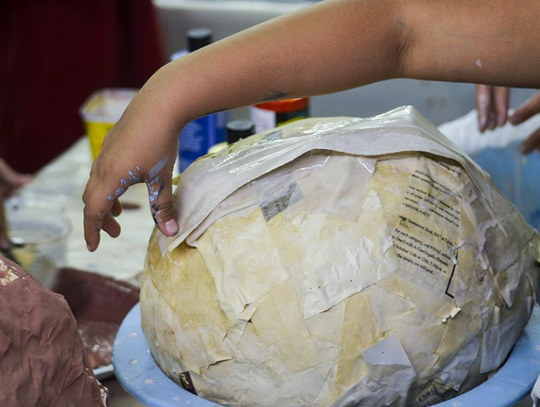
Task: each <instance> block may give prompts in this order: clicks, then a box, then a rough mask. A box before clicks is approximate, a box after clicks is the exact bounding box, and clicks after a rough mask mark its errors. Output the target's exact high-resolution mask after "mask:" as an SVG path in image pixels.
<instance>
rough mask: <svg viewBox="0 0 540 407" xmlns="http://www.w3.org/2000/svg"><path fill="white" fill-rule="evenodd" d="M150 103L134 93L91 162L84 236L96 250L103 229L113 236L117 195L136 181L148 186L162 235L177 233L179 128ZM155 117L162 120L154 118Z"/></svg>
mask: <svg viewBox="0 0 540 407" xmlns="http://www.w3.org/2000/svg"><path fill="white" fill-rule="evenodd" d="M143 91H144V88H143V90H141V93H142V92H143ZM137 99H138V100H137ZM149 99H150V100H149ZM152 106H155V103H154V102H153V101H152V100H151V97H149V96H145V95H143V96H137V98H136V100H134V102H133V103H132V104H131V105H130V106H129V108H128V109H127V110H126V112H125V114H124V116H123V117H122V119H121V120H120V121H119V122H118V123H117V125H116V126H115V127H114V128H113V130H112V131H111V132H110V133H109V135H108V136H107V138H106V139H105V142H104V144H103V148H102V150H101V153H100V155H99V156H98V158H97V159H96V161H95V162H94V165H93V167H92V171H91V173H90V180H89V181H88V184H87V186H86V190H85V192H84V195H83V201H84V203H85V208H84V237H85V240H86V244H87V247H88V250H90V251H94V250H96V249H97V247H98V245H99V240H100V232H101V230H102V229H103V230H104V231H105V232H107V233H108V234H109V235H110V236H111V237H118V235H119V234H120V225H119V224H118V222H117V221H116V220H115V219H114V218H115V217H117V216H118V215H120V213H121V212H122V206H121V204H120V202H119V201H118V198H119V197H120V196H122V194H123V193H124V192H125V191H126V190H127V189H128V188H129V187H130V186H131V185H133V184H137V183H139V182H144V183H146V185H147V186H148V197H149V200H150V210H151V212H152V217H153V218H154V221H155V222H156V224H157V226H158V228H159V230H160V231H161V232H162V233H163V234H165V235H167V236H173V235H175V234H176V233H177V232H178V225H177V223H176V220H175V211H174V207H173V203H172V171H173V166H174V162H175V159H176V154H177V151H178V130H177V128H178V126H177V125H175V124H174V123H172V122H171V123H167V120H166V118H164V116H163V112H162V111H160V113H161V115H160V116H156V114H157V113H156V112H154V111H153V108H152ZM161 106H162V105H161ZM155 117H160V118H163V119H162V120H159V121H156V120H154V119H155ZM156 122H159V124H156Z"/></svg>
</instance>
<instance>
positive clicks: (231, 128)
mask: <svg viewBox="0 0 540 407" xmlns="http://www.w3.org/2000/svg"><path fill="white" fill-rule="evenodd" d="M253 134H255V124H254V123H253V122H252V121H251V120H232V121H230V122H229V123H227V143H228V144H232V143H235V142H237V141H238V140H240V139H243V138H246V137H249V136H251V135H253Z"/></svg>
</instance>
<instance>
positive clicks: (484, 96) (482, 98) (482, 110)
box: [476, 85, 491, 133]
mask: <svg viewBox="0 0 540 407" xmlns="http://www.w3.org/2000/svg"><path fill="white" fill-rule="evenodd" d="M490 105H491V86H487V85H476V111H477V112H478V130H480V132H481V133H483V132H484V131H486V129H487V126H488V119H489V111H490Z"/></svg>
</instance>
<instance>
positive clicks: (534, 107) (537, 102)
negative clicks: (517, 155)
mask: <svg viewBox="0 0 540 407" xmlns="http://www.w3.org/2000/svg"><path fill="white" fill-rule="evenodd" d="M537 113H540V92H539V93H537V94H536V95H534V96H533V97H531V98H530V99H529V100H527V101H526V102H525V103H523V104H522V105H521V106H519V107H518V108H517V109H516V110H515V111H514V113H513V114H512V115H511V116H510V118H509V120H510V123H512V124H513V125H514V126H516V125H518V124H521V123H523V122H524V121H526V120H528V119H530V118H531V117H533V116H534V115H536V114H537ZM520 149H521V152H522V153H523V154H529V153H530V152H531V151H533V150H534V149H537V150H538V149H540V128H539V129H537V130H536V131H534V132H533V133H532V134H531V135H529V137H527V139H526V140H525V141H524V142H523V143H521V146H520Z"/></svg>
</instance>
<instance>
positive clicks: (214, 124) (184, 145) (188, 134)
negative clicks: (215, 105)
mask: <svg viewBox="0 0 540 407" xmlns="http://www.w3.org/2000/svg"><path fill="white" fill-rule="evenodd" d="M212 35H213V33H212V30H210V29H208V28H194V29H193V30H189V31H188V32H187V42H188V50H189V52H193V51H196V50H198V49H200V48H202V47H205V46H206V45H209V44H210V43H211V42H212ZM185 54H187V52H184V53H178V54H175V55H177V56H178V57H181V56H182V55H185ZM173 58H174V56H173ZM229 117H230V113H229V112H220V113H213V114H211V115H208V116H204V117H201V118H199V119H196V120H194V121H192V122H191V123H189V124H188V125H187V126H186V127H184V129H183V130H182V132H181V133H180V148H179V151H178V161H179V162H178V163H179V166H178V169H179V171H180V172H183V171H185V170H186V168H187V167H189V166H190V165H191V163H193V161H195V160H196V159H197V158H199V157H202V156H203V155H205V154H206V153H207V152H208V149H209V148H210V147H212V146H213V145H215V144H218V143H222V142H224V141H226V137H227V128H226V126H227V122H228V121H229Z"/></svg>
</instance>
